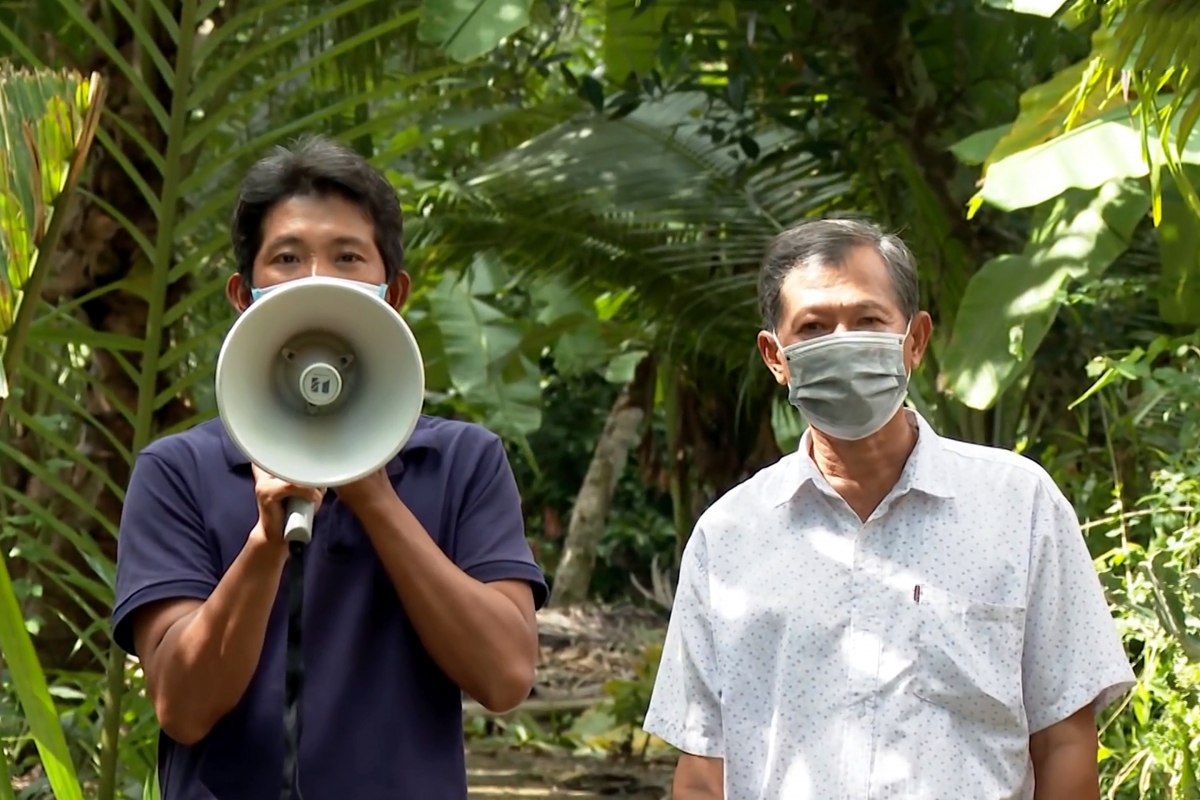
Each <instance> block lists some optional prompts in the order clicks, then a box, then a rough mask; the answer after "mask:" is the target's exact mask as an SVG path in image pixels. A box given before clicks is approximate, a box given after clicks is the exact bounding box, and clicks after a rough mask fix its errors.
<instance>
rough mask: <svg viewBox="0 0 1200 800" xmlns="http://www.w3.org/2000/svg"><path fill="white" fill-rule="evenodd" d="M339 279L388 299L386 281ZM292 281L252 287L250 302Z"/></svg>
mask: <svg viewBox="0 0 1200 800" xmlns="http://www.w3.org/2000/svg"><path fill="white" fill-rule="evenodd" d="M298 280H304V279H303V278H298ZM339 280H345V281H346V283H352V284H354V285H355V286H356V287H361V288H362V289H363V290H364V291H367V292H371V293H373V294H377V295H379V299H380V300H387V290H388V285H387V284H386V283H381V284H379V285H376V284H374V283H366V282H364V281H352V280H348V279H345V278H342V279H339ZM290 282H291V281H288V282H286V283H277V284H275V285H274V286H268V287H266V288H265V289H253V288H252V289H251V290H250V302H252V303H253V302H254V301H255V300H257V299H259V298H260V297H262V296H263V295H265V294H268V293H269V292H273V291H275V290H276V289H278V288H279V287H280V286H287V284H288V283H290Z"/></svg>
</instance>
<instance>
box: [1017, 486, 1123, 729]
mask: <svg viewBox="0 0 1200 800" xmlns="http://www.w3.org/2000/svg"><path fill="white" fill-rule="evenodd" d="M1021 669H1022V673H1023V678H1024V694H1025V714H1026V717H1027V718H1028V721H1029V732H1030V733H1036V732H1038V731H1040V730H1043V729H1045V728H1048V727H1050V726H1051V725H1054V724H1055V723H1057V722H1061V721H1062V720H1064V719H1066V718H1067V717H1069V716H1071V715H1072V714H1074V713H1075V712H1077V711H1079V710H1080V709H1081V708H1084V707H1085V706H1089V705H1090V706H1091V707H1092V709H1093V711H1094V713H1096V714H1099V713H1100V712H1101V711H1102V710H1104V708H1105V707H1106V706H1107V705H1108V704H1110V703H1111V702H1112V701H1113V700H1115V699H1116V698H1118V697H1120V696H1121V695H1122V694H1124V693H1125V692H1127V691H1128V690H1129V689H1130V688H1131V687H1132V686H1134V684H1135V683H1136V680H1135V677H1134V674H1133V670H1132V669H1131V668H1130V666H1129V658H1128V657H1127V656H1126V655H1125V650H1124V647H1123V646H1122V644H1121V638H1120V636H1119V635H1118V633H1117V628H1116V625H1115V624H1114V622H1113V618H1112V613H1111V612H1110V611H1109V608H1108V602H1107V601H1106V600H1105V597H1104V590H1103V588H1102V587H1101V585H1100V579H1099V576H1098V575H1097V574H1096V569H1095V567H1094V566H1093V564H1092V557H1091V554H1089V553H1088V549H1087V544H1086V543H1085V542H1084V538H1083V533H1082V532H1081V531H1080V528H1079V521H1078V518H1077V517H1076V515H1075V511H1074V509H1072V508H1071V505H1070V503H1069V502H1068V501H1067V499H1066V497H1064V496H1063V494H1062V492H1060V491H1059V490H1058V488H1057V487H1055V486H1053V485H1049V486H1047V485H1046V484H1045V483H1043V484H1042V485H1041V486H1040V487H1039V489H1038V496H1037V500H1036V502H1035V507H1034V515H1033V543H1032V553H1031V563H1030V572H1029V587H1028V600H1027V611H1026V618H1025V650H1024V654H1023V657H1022V662H1021Z"/></svg>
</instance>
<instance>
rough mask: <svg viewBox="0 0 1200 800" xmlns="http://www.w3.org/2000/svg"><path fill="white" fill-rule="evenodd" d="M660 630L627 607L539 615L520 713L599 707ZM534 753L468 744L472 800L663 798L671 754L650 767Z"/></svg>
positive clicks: (661, 619)
mask: <svg viewBox="0 0 1200 800" xmlns="http://www.w3.org/2000/svg"><path fill="white" fill-rule="evenodd" d="M665 623H666V617H665V612H660V611H655V610H649V609H643V608H635V607H631V606H618V607H601V606H587V607H578V608H571V609H565V610H557V609H555V610H543V611H541V612H539V614H538V631H539V634H540V638H541V658H540V662H539V665H538V681H537V685H536V686H535V687H534V691H533V694H532V696H531V699H530V701H529V702H528V703H527V704H526V705H525V706H524V707H523V708H525V709H535V708H540V707H542V706H549V707H554V706H555V705H556V704H561V705H565V706H570V705H572V704H573V703H577V704H578V705H584V704H586V703H587V702H596V701H598V700H599V699H601V698H603V697H604V693H603V686H604V683H605V682H606V681H608V680H611V679H613V678H626V679H629V678H633V677H634V675H635V670H636V667H637V664H638V659H639V657H640V656H641V653H642V649H643V648H644V647H645V645H646V644H647V643H650V642H661V641H662V637H663V633H664V629H665ZM474 711H475V712H476V713H478V712H479V711H480V709H478V708H475V709H474ZM470 713H472V712H471V711H468V714H470ZM518 713H520V711H518ZM536 745H537V743H534V744H533V745H526V746H523V747H520V748H516V747H513V746H512V745H511V744H508V743H505V742H504V741H503V740H497V739H475V740H469V741H468V743H467V772H468V781H469V783H470V786H471V800H485V799H486V800H533V799H534V798H538V799H539V800H541V799H543V798H544V799H545V800H568V799H569V798H570V799H571V800H599V799H600V798H624V800H666V799H667V798H668V797H669V792H668V787H669V785H670V777H671V770H672V768H673V766H674V758H673V757H671V756H670V755H669V754H668V755H667V756H666V757H661V756H660V757H658V758H655V759H653V760H643V759H618V758H595V757H581V756H575V755H572V754H571V753H569V752H565V751H561V750H557V749H552V748H547V747H538V746H536Z"/></svg>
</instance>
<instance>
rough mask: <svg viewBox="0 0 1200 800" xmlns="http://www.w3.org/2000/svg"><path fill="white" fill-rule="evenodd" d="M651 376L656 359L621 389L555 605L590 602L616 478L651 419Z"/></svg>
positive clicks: (577, 511) (581, 501) (567, 546)
mask: <svg viewBox="0 0 1200 800" xmlns="http://www.w3.org/2000/svg"><path fill="white" fill-rule="evenodd" d="M652 374H653V366H652V364H651V360H650V359H649V358H646V359H643V360H642V362H641V363H640V364H638V367H637V370H636V372H635V374H634V377H633V380H632V381H630V382H629V383H628V384H626V386H625V387H624V388H622V389H621V393H620V394H619V395H617V400H616V402H615V403H613V406H612V410H611V411H609V413H608V419H607V420H606V421H605V423H604V430H603V431H601V433H600V438H599V439H598V440H597V441H596V448H595V450H594V451H592V461H591V463H590V464H589V465H588V470H587V474H585V475H584V477H583V484H582V485H581V486H580V487H579V494H578V495H577V496H576V497H575V505H574V507H573V508H572V509H571V521H570V523H569V524H568V526H567V537H566V539H565V540H564V541H563V551H562V558H561V560H560V561H559V563H558V569H557V570H555V573H554V587H553V589H552V590H551V592H550V602H549V605H550V606H551V607H556V608H557V607H560V606H569V605H573V604H575V603H581V602H583V601H584V600H586V599H587V593H588V587H589V586H590V585H591V582H592V570H593V569H594V568H595V566H596V550H597V548H598V547H599V545H600V539H601V538H602V537H603V535H604V524H605V522H607V520H608V513H609V510H610V509H611V508H612V499H613V493H614V492H615V491H616V488H617V480H618V479H619V478H620V477H621V473H622V472H623V471H624V470H625V463H626V461H628V460H629V451H630V450H632V449H633V446H634V445H635V444H636V443H637V441H638V438H639V434H640V432H641V428H642V420H643V419H645V417H646V409H647V404H646V402H645V394H646V392H645V391H644V390H643V389H644V387H645V386H646V384H647V382H648V380H649V376H650V375H652Z"/></svg>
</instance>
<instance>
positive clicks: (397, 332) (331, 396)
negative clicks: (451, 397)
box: [216, 277, 425, 544]
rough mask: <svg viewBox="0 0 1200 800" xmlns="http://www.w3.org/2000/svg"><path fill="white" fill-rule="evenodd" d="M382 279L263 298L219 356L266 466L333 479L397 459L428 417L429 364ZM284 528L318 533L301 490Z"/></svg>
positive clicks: (241, 429) (299, 538)
mask: <svg viewBox="0 0 1200 800" xmlns="http://www.w3.org/2000/svg"><path fill="white" fill-rule="evenodd" d="M374 292H375V287H374V286H370V285H365V284H360V283H357V282H355V281H347V280H343V279H340V278H317V277H313V278H302V279H299V280H295V281H291V282H289V283H285V284H282V285H280V286H278V287H276V288H272V290H271V291H270V292H268V293H265V294H264V295H263V296H262V297H260V298H259V299H258V300H256V301H254V302H253V303H252V304H251V305H250V307H249V308H248V309H246V311H244V312H243V313H242V315H241V316H239V317H238V319H237V321H236V322H234V324H233V327H231V328H230V329H229V333H228V335H226V337H225V342H224V344H222V346H221V354H220V356H219V357H218V358H217V380H216V396H217V409H218V411H219V413H220V415H221V419H222V421H223V422H224V423H225V429H226V431H228V433H229V438H230V439H232V440H233V443H234V444H235V445H237V447H238V449H239V450H241V451H242V453H243V454H245V456H246V457H247V458H248V459H250V461H252V462H253V463H254V464H256V465H257V466H258V467H259V468H260V469H262V470H263V471H265V472H268V473H270V474H271V475H274V476H275V477H277V478H280V479H281V480H285V481H288V482H289V483H294V484H298V485H300V486H310V487H313V488H321V489H325V488H330V487H336V486H342V485H345V484H347V483H351V482H353V481H356V480H358V479H359V478H363V477H366V476H367V475H369V474H371V473H372V472H374V471H375V470H377V469H379V468H381V467H383V466H384V465H385V464H387V463H388V462H389V461H391V460H392V459H393V458H394V457H395V456H396V454H397V453H399V452H400V449H401V448H402V447H404V443H405V442H407V441H408V438H409V436H411V435H412V432H413V429H414V428H416V425H417V420H418V419H419V418H420V416H421V408H422V406H423V405H424V402H425V367H424V364H423V362H422V359H421V351H420V349H419V348H418V347H417V340H416V338H415V337H414V336H413V334H412V331H411V330H409V327H408V325H407V324H406V323H405V322H404V319H403V318H402V317H401V316H400V314H399V313H397V312H396V310H395V309H394V308H392V307H391V306H389V305H388V304H387V303H386V302H384V301H383V300H381V299H380V298H379V296H378V295H376V294H375V293H374ZM285 510H286V512H287V514H286V518H287V519H286V522H285V524H284V538H285V539H286V540H287V541H288V542H296V543H301V544H306V543H307V542H309V541H310V540H311V539H312V526H313V516H314V513H315V508H314V506H313V504H312V503H310V502H308V501H306V500H300V499H298V498H289V500H288V501H287V504H286V508H285Z"/></svg>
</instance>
